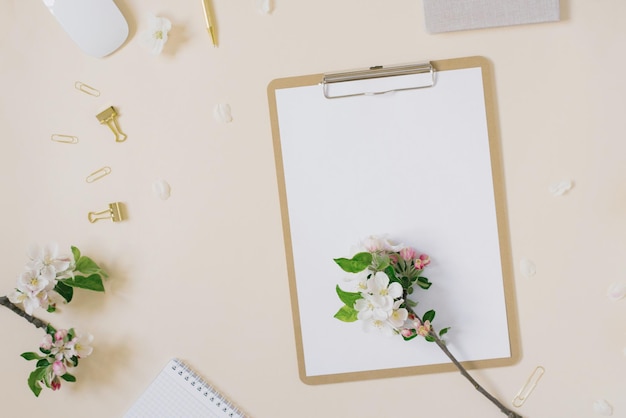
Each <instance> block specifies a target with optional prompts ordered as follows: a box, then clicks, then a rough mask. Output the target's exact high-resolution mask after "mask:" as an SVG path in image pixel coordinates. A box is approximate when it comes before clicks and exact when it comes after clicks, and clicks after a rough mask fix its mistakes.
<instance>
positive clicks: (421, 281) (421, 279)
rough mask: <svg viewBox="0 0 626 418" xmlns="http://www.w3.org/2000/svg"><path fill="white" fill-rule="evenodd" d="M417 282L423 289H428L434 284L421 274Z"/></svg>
mask: <svg viewBox="0 0 626 418" xmlns="http://www.w3.org/2000/svg"><path fill="white" fill-rule="evenodd" d="M417 284H418V286H419V287H421V288H422V289H428V288H430V286H432V283H431V282H429V281H428V279H427V278H426V277H421V276H420V277H418V278H417Z"/></svg>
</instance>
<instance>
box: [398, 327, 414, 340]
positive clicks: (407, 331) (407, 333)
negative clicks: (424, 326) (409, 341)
mask: <svg viewBox="0 0 626 418" xmlns="http://www.w3.org/2000/svg"><path fill="white" fill-rule="evenodd" d="M400 334H401V335H402V336H403V337H405V338H409V337H410V336H411V335H413V330H412V329H408V328H404V329H402V330H401V331H400Z"/></svg>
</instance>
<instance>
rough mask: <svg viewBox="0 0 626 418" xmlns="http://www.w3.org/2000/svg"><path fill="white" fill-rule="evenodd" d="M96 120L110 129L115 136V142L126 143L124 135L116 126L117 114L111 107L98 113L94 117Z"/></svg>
mask: <svg viewBox="0 0 626 418" xmlns="http://www.w3.org/2000/svg"><path fill="white" fill-rule="evenodd" d="M96 118H98V120H99V121H100V123H101V124H103V125H104V124H106V125H107V126H108V127H109V128H110V129H111V131H113V133H114V134H115V142H124V141H126V134H125V133H123V132H122V131H121V130H120V127H119V126H118V125H117V112H116V111H115V109H114V108H113V106H111V107H109V108H108V109H105V110H103V111H102V112H100V113H98V114H97V115H96Z"/></svg>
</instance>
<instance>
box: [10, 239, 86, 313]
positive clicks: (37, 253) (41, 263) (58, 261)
mask: <svg viewBox="0 0 626 418" xmlns="http://www.w3.org/2000/svg"><path fill="white" fill-rule="evenodd" d="M28 258H29V261H28V262H27V263H26V268H25V271H24V272H23V273H22V274H21V275H20V276H19V277H18V279H17V288H16V289H15V291H14V292H13V293H11V294H10V295H9V300H10V301H11V302H12V303H14V304H20V303H23V304H24V311H26V313H27V314H29V315H32V314H33V311H34V310H35V309H37V308H39V307H41V308H44V309H48V307H49V306H51V305H55V304H56V303H59V302H61V301H63V298H62V297H61V295H59V294H58V293H57V292H56V291H55V290H54V287H55V286H56V284H57V281H58V280H59V279H63V278H67V277H71V276H72V273H73V270H72V268H73V265H74V257H73V256H71V255H70V256H66V255H61V256H59V255H58V246H57V245H56V244H49V245H47V246H44V247H41V248H36V247H33V248H31V249H30V250H29V251H28Z"/></svg>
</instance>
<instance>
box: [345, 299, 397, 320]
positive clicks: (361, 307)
mask: <svg viewBox="0 0 626 418" xmlns="http://www.w3.org/2000/svg"><path fill="white" fill-rule="evenodd" d="M379 300H380V298H378V300H377V299H376V298H374V297H373V296H372V295H370V294H368V293H364V294H363V297H362V298H361V299H358V300H357V301H356V302H355V303H354V309H356V311H357V312H358V313H357V318H358V319H359V320H361V321H367V320H369V319H379V320H387V318H389V314H390V313H391V312H390V311H391V310H390V309H389V308H388V307H385V306H380V305H379V303H378V302H379Z"/></svg>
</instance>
